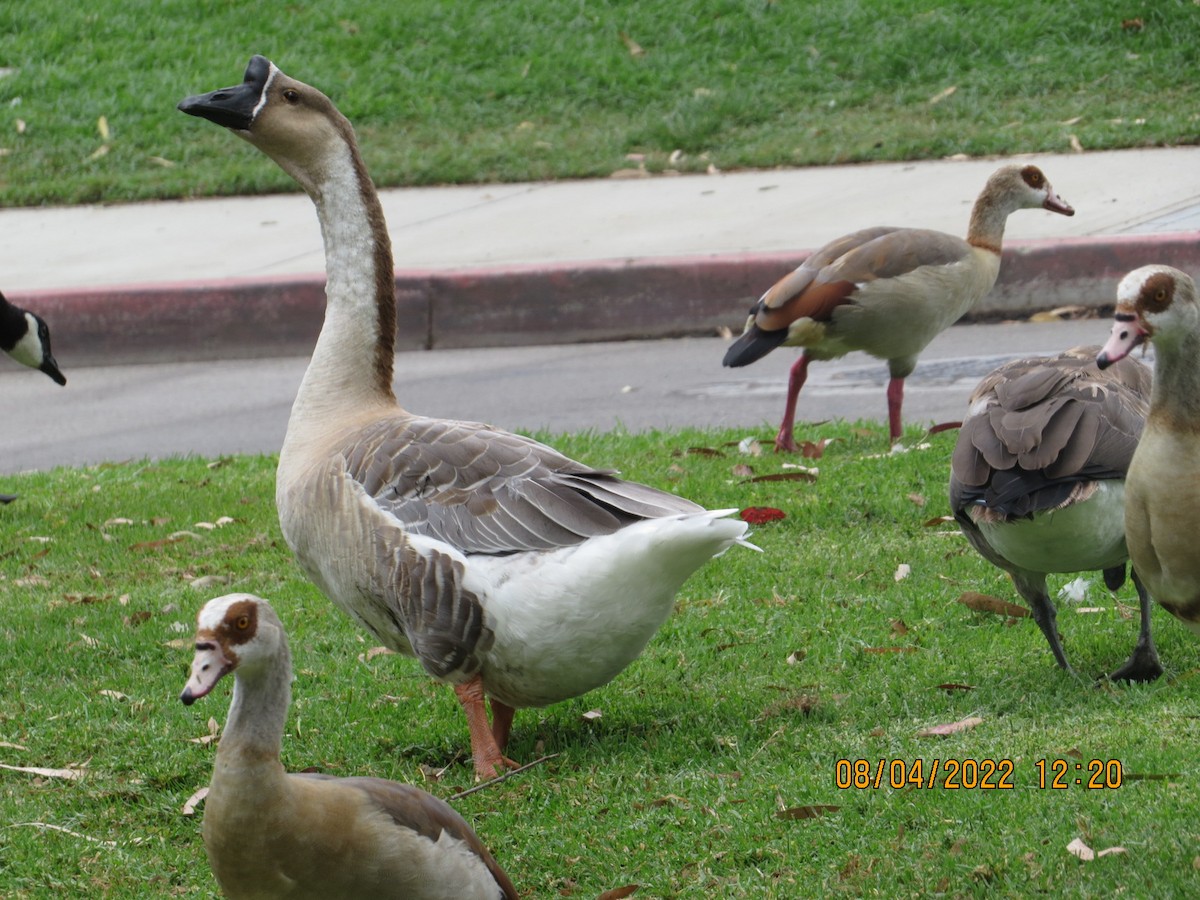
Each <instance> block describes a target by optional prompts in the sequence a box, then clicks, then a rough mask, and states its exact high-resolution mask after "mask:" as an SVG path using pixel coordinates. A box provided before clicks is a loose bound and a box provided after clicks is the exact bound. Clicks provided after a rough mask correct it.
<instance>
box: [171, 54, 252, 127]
mask: <svg viewBox="0 0 1200 900" xmlns="http://www.w3.org/2000/svg"><path fill="white" fill-rule="evenodd" d="M270 79H271V61H270V60H268V59H267V58H266V57H265V56H254V57H251V59H250V64H249V65H247V66H246V75H245V77H244V78H243V80H242V83H241V84H239V85H235V86H234V87H227V88H220V89H219V90H215V91H209V92H208V93H207V94H196V95H194V96H191V97H185V98H184V99H183V100H181V101H179V106H178V107H176V108H177V109H178V110H179V111H180V112H185V113H187V114H188V115H189V116H199V117H200V118H201V119H208V120H209V121H210V122H214V123H216V124H217V125H222V126H224V127H225V128H231V129H233V130H234V131H246V130H247V129H249V128H250V123H251V122H253V121H254V116H255V115H256V114H257V113H258V110H259V107H260V101H261V99H262V96H263V92H264V91H265V90H266V89H267V83H268V82H269V81H270Z"/></svg>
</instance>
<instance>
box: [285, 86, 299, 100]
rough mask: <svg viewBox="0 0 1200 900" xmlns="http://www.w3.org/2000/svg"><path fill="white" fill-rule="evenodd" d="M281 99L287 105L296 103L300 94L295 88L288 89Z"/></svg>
mask: <svg viewBox="0 0 1200 900" xmlns="http://www.w3.org/2000/svg"><path fill="white" fill-rule="evenodd" d="M283 99H284V100H286V101H287V102H288V103H296V102H298V101H299V100H300V92H299V91H297V90H296V89H295V88H288V89H287V90H286V91H284V92H283Z"/></svg>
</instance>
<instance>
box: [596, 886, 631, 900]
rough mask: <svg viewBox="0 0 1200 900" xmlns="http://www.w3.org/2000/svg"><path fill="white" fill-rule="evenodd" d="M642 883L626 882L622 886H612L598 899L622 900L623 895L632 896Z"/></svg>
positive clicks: (597, 899)
mask: <svg viewBox="0 0 1200 900" xmlns="http://www.w3.org/2000/svg"><path fill="white" fill-rule="evenodd" d="M640 887H641V885H640V884H624V885H621V887H615V888H611V889H609V890H607V891H605V892H604V893H603V894H601V895H600V896H599V897H598V898H596V900H622V898H623V897H632V896H633V893H634V891H636V890H637V889H638V888H640Z"/></svg>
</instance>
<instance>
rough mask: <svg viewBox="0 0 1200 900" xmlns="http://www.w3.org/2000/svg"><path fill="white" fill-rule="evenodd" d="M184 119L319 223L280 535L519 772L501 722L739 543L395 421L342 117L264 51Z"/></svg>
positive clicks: (641, 624) (484, 429)
mask: <svg viewBox="0 0 1200 900" xmlns="http://www.w3.org/2000/svg"><path fill="white" fill-rule="evenodd" d="M179 108H180V109H181V110H182V111H183V112H186V113H189V114H191V115H195V116H200V117H202V118H206V119H209V120H210V121H213V122H215V123H217V124H218V125H223V126H225V127H226V128H229V129H230V130H231V131H233V133H234V134H236V135H238V136H239V137H241V138H244V139H245V140H247V141H249V142H250V143H251V144H253V145H254V146H255V147H257V148H258V149H259V150H261V151H262V152H263V153H265V154H266V155H267V156H269V157H270V158H271V159H273V160H274V161H275V162H276V163H277V164H278V165H279V166H280V167H282V168H283V169H284V170H285V171H287V172H288V173H289V174H290V175H292V177H293V178H295V179H296V180H297V181H298V182H299V183H300V185H301V186H302V187H303V188H304V189H305V191H307V192H308V194H309V196H310V197H311V198H312V200H313V202H314V204H315V205H316V208H317V216H318V218H319V220H320V222H321V230H322V234H323V235H324V239H325V262H326V273H327V285H326V309H325V322H324V325H323V326H322V329H321V334H320V337H319V338H318V340H317V346H316V349H315V350H314V351H313V356H312V360H311V362H310V364H309V366H308V370H307V372H306V373H305V375H304V379H303V381H302V383H301V385H300V390H299V392H298V394H297V396H296V401H295V404H294V405H293V407H292V412H291V416H290V418H289V420H288V427H287V434H286V436H285V438H284V443H283V449H282V450H281V452H280V455H279V469H278V472H277V477H276V495H275V499H276V505H277V506H278V509H279V524H280V528H281V530H282V532H283V535H284V538H285V539H286V540H287V543H288V546H289V547H290V548H291V549H292V551H293V552H294V553H295V555H296V558H297V560H298V561H299V562H300V565H301V566H302V567H303V568H304V570H305V572H306V573H307V574H308V576H309V577H310V578H311V579H312V580H313V582H314V583H315V584H316V585H317V586H318V587H319V588H320V589H321V590H322V591H323V592H324V593H325V595H326V596H327V597H329V598H330V599H331V600H332V601H333V602H334V603H335V604H337V605H338V606H339V607H340V608H341V609H342V610H343V611H344V612H346V613H347V614H348V615H350V616H351V617H352V618H353V619H354V620H355V621H356V622H358V623H359V624H360V625H361V626H363V627H364V628H366V629H367V630H369V631H370V632H371V633H373V634H374V635H375V636H376V637H377V638H378V639H379V640H380V641H381V642H382V643H383V644H385V645H386V646H388V647H390V648H391V649H393V650H395V651H397V652H399V653H404V654H408V655H411V656H415V657H417V658H418V659H419V660H420V662H421V664H422V666H423V667H424V668H425V670H426V671H427V672H428V673H429V674H430V675H431V676H433V677H434V678H437V679H439V680H441V681H444V682H447V683H450V684H452V685H453V686H454V688H455V691H456V693H457V694H458V698H459V701H460V702H461V704H462V706H463V709H464V711H465V713H466V717H467V724H468V728H469V729H470V733H471V747H472V750H473V753H474V759H475V771H476V774H477V775H478V776H479V777H481V778H490V777H493V776H494V775H495V774H496V771H497V768H498V767H502V766H509V765H512V764H513V763H512V762H511V760H509V759H508V758H507V757H505V756H504V755H503V751H504V748H505V745H506V743H507V741H508V736H509V729H510V726H511V724H512V719H513V712H514V710H515V709H516V708H518V707H523V706H545V705H548V704H551V703H555V702H558V701H560V700H565V699H567V698H570V697H576V696H579V695H580V694H583V693H586V692H587V691H590V690H592V689H593V688H596V687H599V686H601V685H603V684H606V683H607V682H608V681H609V680H611V679H612V678H613V677H615V676H616V675H617V674H618V673H619V672H621V671H622V670H623V669H624V668H625V667H626V666H628V665H629V664H630V663H631V662H632V661H633V660H634V659H635V658H637V656H638V655H639V654H640V653H641V651H642V649H643V648H644V647H645V646H646V644H647V642H648V641H649V640H650V638H651V637H652V636H653V635H654V633H655V632H656V631H657V630H658V627H659V626H660V625H661V624H662V623H663V621H665V619H666V618H667V616H668V615H669V614H670V612H671V609H672V606H673V603H674V597H675V593H676V592H677V591H678V589H679V588H680V586H681V585H682V584H683V582H684V580H685V579H687V578H688V576H690V575H691V574H692V572H694V571H695V570H696V569H698V568H700V567H701V566H702V565H704V564H705V563H706V562H707V561H708V560H709V559H711V558H712V557H714V556H717V555H719V554H721V553H723V552H724V551H725V550H726V549H728V548H729V547H730V546H732V545H734V544H745V543H746V541H745V534H746V527H747V526H746V523H744V522H741V521H739V520H736V519H731V518H728V514H729V513H731V512H732V510H720V511H709V510H705V509H704V508H702V507H700V506H698V505H696V504H695V503H692V502H690V501H688V500H685V499H683V498H681V497H678V496H676V495H674V494H671V493H668V492H666V491H661V490H657V489H654V488H651V487H647V486H645V485H641V484H636V483H634V482H629V481H624V480H622V479H620V478H618V477H616V475H615V474H614V473H613V472H612V471H610V470H599V469H595V468H593V467H591V466H588V465H584V464H582V463H579V462H576V461H574V460H572V459H569V458H568V457H566V456H564V455H563V454H561V453H559V452H557V451H556V450H554V449H552V448H551V447H548V446H546V445H544V444H541V443H538V442H537V441H533V440H530V439H529V438H526V437H521V436H519V435H515V434H511V433H509V432H506V431H501V430H499V429H496V428H492V427H490V426H488V425H482V424H479V423H474V422H460V421H452V420H447V419H438V418H432V417H427V416H420V415H414V414H413V413H410V412H408V411H407V410H405V409H403V408H402V407H401V406H400V405H399V404H398V403H397V402H396V397H395V394H394V393H393V390H392V364H393V356H394V349H395V348H394V341H395V331H396V304H395V274H394V270H393V264H392V250H391V241H390V239H389V237H388V232H387V227H386V225H385V223H384V218H383V211H382V208H381V207H380V204H379V197H378V195H377V193H376V191H375V187H374V185H373V184H372V183H371V179H370V177H369V176H368V175H367V172H366V169H365V167H364V165H363V162H362V157H361V156H360V155H359V150H358V145H357V142H356V139H355V135H354V129H353V128H352V127H351V125H350V123H349V122H348V121H347V120H346V118H345V116H343V115H342V114H341V113H340V112H339V111H338V110H337V108H336V107H335V106H334V104H333V103H332V102H331V101H330V100H329V98H328V97H326V96H325V95H324V94H323V93H321V92H320V91H318V90H317V89H316V88H313V87H311V86H309V85H307V84H304V83H303V82H300V81H297V80H296V79H294V78H290V77H288V76H287V75H285V74H284V73H283V72H281V71H280V70H279V68H278V67H276V66H275V65H274V64H273V63H271V62H270V61H269V60H267V59H265V58H264V57H261V56H256V57H254V58H253V59H251V61H250V64H249V66H248V67H247V68H246V73H245V78H244V80H243V82H242V83H241V84H240V85H236V86H234V87H231V88H225V89H222V90H218V91H213V92H211V93H208V94H202V95H199V96H195V97H189V98H187V99H186V100H184V101H183V102H182V103H180V105H179ZM485 696H486V697H487V698H489V699H490V702H491V707H492V721H491V722H490V723H489V722H488V718H487V712H486V709H485V706H484V698H485Z"/></svg>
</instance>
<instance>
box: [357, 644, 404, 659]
mask: <svg viewBox="0 0 1200 900" xmlns="http://www.w3.org/2000/svg"><path fill="white" fill-rule="evenodd" d="M395 652H396V651H395V650H389V649H388V648H387V647H372V648H371V649H370V650H368V651H367V652H366V653H360V654H358V661H359V662H360V663H369V662H370V661H371V660H373V659H374V658H375V657H377V656H387V655H388V654H392V653H395Z"/></svg>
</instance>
